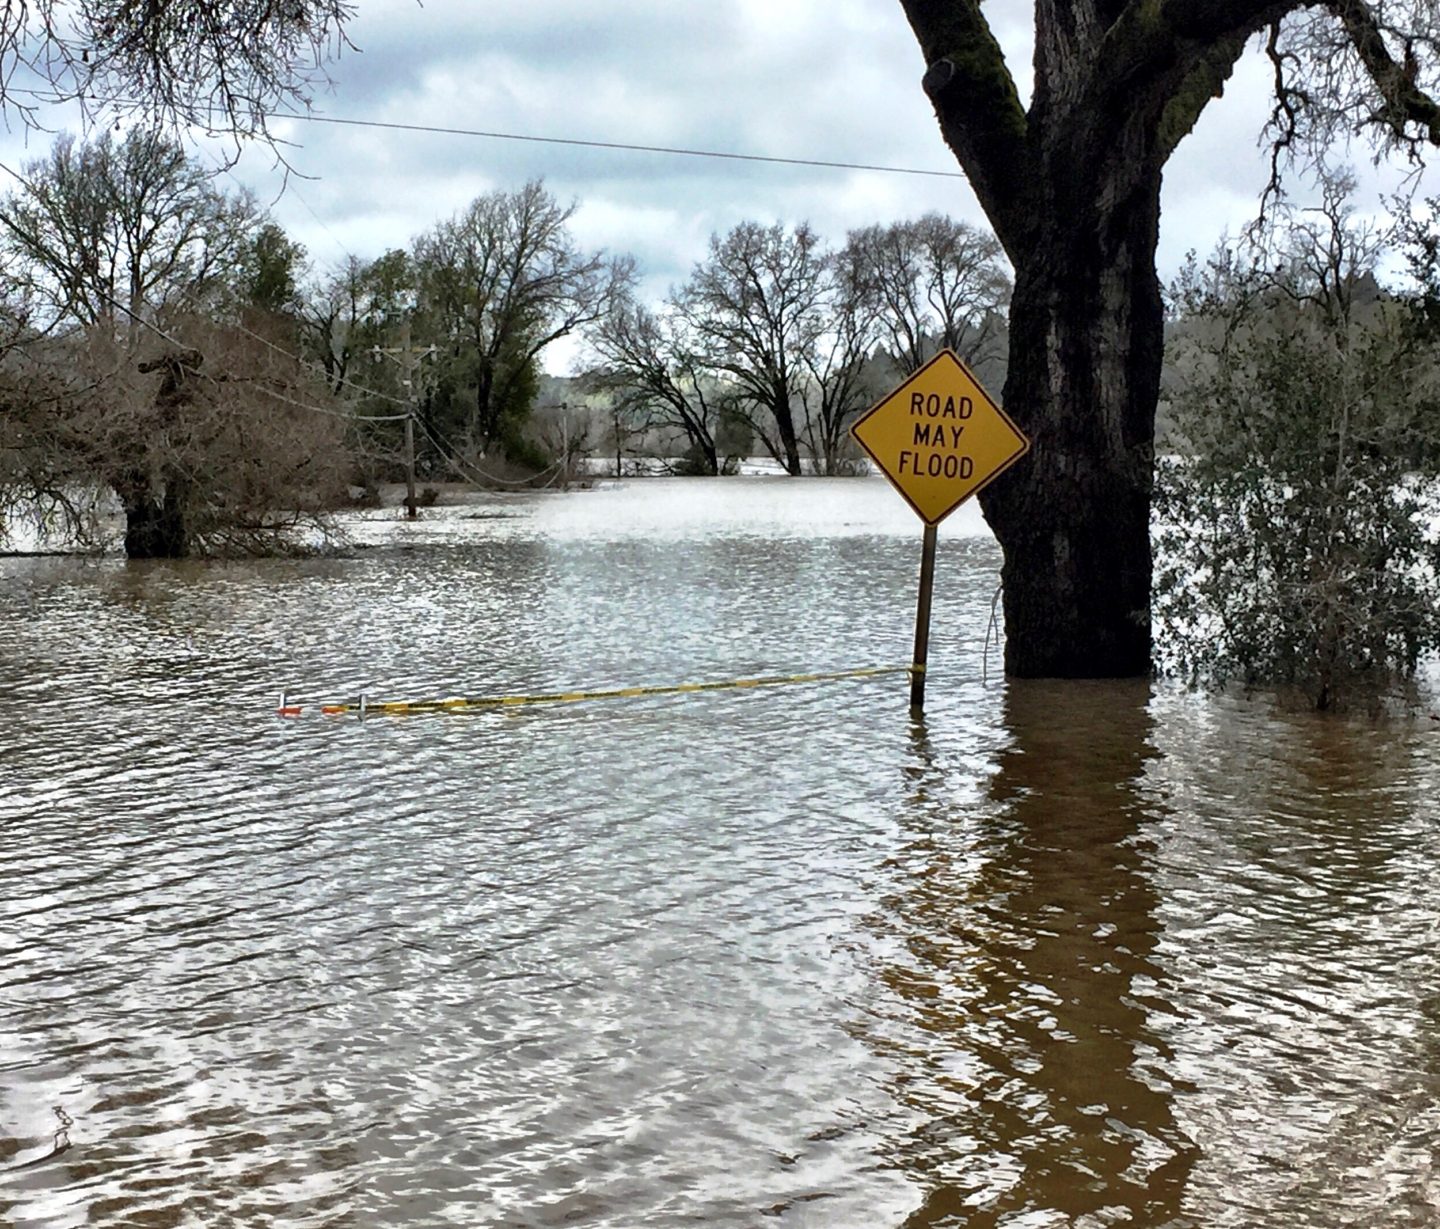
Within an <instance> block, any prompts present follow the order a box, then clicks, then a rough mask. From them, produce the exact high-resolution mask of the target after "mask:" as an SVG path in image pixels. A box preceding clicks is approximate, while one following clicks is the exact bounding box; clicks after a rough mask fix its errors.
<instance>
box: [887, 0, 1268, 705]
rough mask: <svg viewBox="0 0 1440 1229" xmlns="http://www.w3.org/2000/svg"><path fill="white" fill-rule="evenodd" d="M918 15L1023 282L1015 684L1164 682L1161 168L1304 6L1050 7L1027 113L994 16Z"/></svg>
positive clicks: (950, 130) (1015, 330)
mask: <svg viewBox="0 0 1440 1229" xmlns="http://www.w3.org/2000/svg"><path fill="white" fill-rule="evenodd" d="M901 3H902V5H903V6H904V8H905V11H906V14H907V16H908V17H909V19H910V24H911V26H912V28H913V29H914V30H915V34H916V37H917V38H918V39H919V41H920V46H921V49H922V50H923V52H924V55H925V63H926V70H925V76H924V78H923V80H922V85H923V87H924V89H925V92H926V93H927V94H928V95H929V96H930V99H931V101H932V102H934V104H935V111H936V115H937V117H938V118H939V120H940V128H941V131H942V133H943V134H944V136H945V140H946V142H947V143H948V144H949V146H950V148H951V149H952V150H953V151H954V153H955V156H956V158H958V159H959V161H960V164H961V166H963V167H964V168H965V172H966V174H967V176H968V178H969V180H970V185H971V187H972V188H974V190H975V193H976V195H977V197H978V198H979V200H980V203H981V205H982V206H983V207H984V209H985V212H986V214H987V215H988V216H989V218H990V220H991V222H992V223H993V224H994V226H995V230H996V234H997V235H998V236H999V238H1000V241H1001V243H1002V244H1004V246H1005V250H1006V252H1007V254H1008V255H1009V257H1010V261H1011V263H1012V264H1013V265H1014V267H1015V294H1014V298H1013V300H1012V303H1011V309H1010V368H1009V374H1008V377H1007V379H1006V381H1005V396H1004V402H1005V408H1006V410H1007V411H1008V412H1009V413H1010V415H1011V417H1013V418H1014V419H1015V420H1016V422H1018V423H1019V424H1020V426H1021V427H1022V428H1023V429H1024V430H1025V431H1026V432H1027V433H1028V434H1029V436H1030V438H1031V441H1032V444H1033V447H1032V451H1031V453H1030V455H1029V456H1027V457H1025V458H1024V459H1023V460H1022V461H1021V462H1020V463H1019V464H1018V465H1016V466H1015V467H1014V468H1013V469H1012V470H1011V471H1010V472H1009V473H1007V474H1005V475H1004V476H1002V477H1001V478H1000V479H999V480H998V481H997V482H996V483H995V485H994V486H993V487H992V488H990V489H988V490H987V491H986V492H985V493H984V494H982V496H981V503H982V506H983V507H984V509H985V515H986V517H987V518H988V520H989V521H990V524H991V526H992V527H993V528H994V530H995V533H996V536H997V537H998V538H999V539H1000V544H1001V547H1002V548H1003V549H1004V552H1005V564H1004V582H1005V631H1006V648H1005V667H1006V670H1007V672H1008V673H1010V674H1012V675H1017V676H1021V677H1043V676H1053V677H1126V676H1134V675H1142V674H1147V673H1148V672H1149V670H1150V496H1151V489H1152V483H1153V467H1154V437H1155V403H1156V400H1157V398H1158V396H1159V388H1160V363H1161V359H1162V349H1163V342H1164V319H1163V315H1162V310H1161V302H1160V292H1159V285H1158V282H1157V280H1156V276H1155V248H1156V243H1157V239H1158V233H1159V218H1160V204H1159V202H1160V177H1161V170H1162V168H1163V167H1164V165H1165V161H1166V159H1167V158H1168V157H1169V156H1170V153H1171V152H1172V151H1173V150H1174V148H1175V146H1176V144H1177V143H1178V142H1179V141H1180V140H1181V139H1183V138H1184V136H1185V134H1186V133H1187V132H1189V131H1190V129H1191V128H1192V127H1193V126H1194V123H1195V121H1196V119H1197V118H1198V117H1199V115H1200V113H1201V111H1202V110H1203V109H1204V107H1205V106H1206V105H1207V104H1208V102H1209V101H1210V99H1211V98H1213V97H1215V96H1216V95H1217V94H1218V93H1219V92H1220V90H1221V89H1222V87H1223V85H1224V83H1225V80H1226V79H1227V78H1228V77H1229V75H1230V72H1231V69H1232V68H1233V67H1234V64H1235V61H1236V59H1237V58H1238V57H1239V56H1240V54H1241V53H1242V52H1243V50H1244V47H1245V41H1246V39H1247V38H1248V37H1249V36H1250V35H1251V34H1253V33H1255V32H1256V31H1257V30H1259V29H1262V28H1263V27H1264V25H1265V24H1266V23H1267V22H1268V21H1270V20H1271V19H1272V18H1273V17H1275V16H1278V15H1279V14H1280V12H1281V11H1282V10H1283V9H1284V8H1285V7H1286V6H1285V5H1283V4H1280V5H1276V6H1274V8H1273V11H1272V9H1271V8H1270V6H1267V5H1263V4H1260V3H1258V2H1257V3H1246V4H1231V3H1227V4H1219V3H1215V4H1200V3H1195V4H1189V5H1183V4H1165V5H1160V4H1153V3H1148V2H1144V0H1035V59H1034V86H1033V92H1032V96H1031V99H1030V105H1029V107H1028V108H1027V107H1025V106H1023V105H1022V103H1021V101H1020V95H1019V91H1018V90H1017V88H1016V85H1015V81H1014V78H1013V77H1012V76H1011V74H1010V70H1009V68H1008V66H1007V65H1006V63H1005V57H1004V54H1003V52H1002V50H1001V48H1000V45H999V43H998V42H997V41H996V40H995V37H994V33H993V31H992V30H991V28H990V24H989V22H988V20H987V19H986V16H985V14H984V12H983V11H982V9H981V6H980V4H979V3H976V2H974V0H963V2H960V0H901Z"/></svg>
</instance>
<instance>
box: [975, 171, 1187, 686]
mask: <svg viewBox="0 0 1440 1229" xmlns="http://www.w3.org/2000/svg"><path fill="white" fill-rule="evenodd" d="M1079 165H1080V166H1083V165H1084V161H1083V160H1081V162H1080V164H1079ZM1090 165H1091V166H1092V167H1093V166H1095V165H1096V164H1095V162H1093V161H1092V162H1091V164H1090ZM1083 174H1084V172H1083V171H1081V170H1080V169H1079V167H1077V170H1076V175H1077V178H1079V177H1081V176H1083ZM1079 182H1081V183H1083V182H1084V181H1083V178H1082V179H1079ZM1111 187H1112V188H1115V189H1118V198H1117V196H1116V195H1109V194H1106V195H1107V196H1108V199H1105V200H1104V201H1103V203H1102V202H1101V201H1097V200H1094V199H1093V198H1092V199H1090V200H1084V199H1082V200H1080V201H1077V200H1075V199H1073V198H1072V199H1069V200H1056V201H1053V202H1051V206H1052V211H1051V212H1050V214H1049V216H1048V218H1047V219H1046V221H1045V222H1043V223H1042V224H1041V226H1040V227H1039V228H1038V233H1037V234H1036V235H1035V237H1034V246H1033V247H1032V248H1031V249H1030V251H1029V256H1028V259H1026V260H1024V261H1022V262H1020V264H1019V267H1018V268H1017V270H1016V283H1015V295H1014V299H1013V301H1012V303H1011V308H1010V367H1009V373H1008V376H1007V378H1006V381H1005V394H1004V403H1005V405H1006V406H1007V408H1009V409H1010V410H1011V411H1012V412H1013V413H1014V414H1015V415H1016V417H1017V419H1018V420H1019V421H1020V422H1021V423H1022V425H1023V426H1024V428H1025V430H1026V432H1027V433H1028V434H1029V435H1030V437H1031V439H1032V440H1033V442H1034V444H1033V449H1032V451H1031V453H1030V454H1029V455H1028V456H1027V457H1026V458H1025V459H1024V460H1023V461H1022V462H1021V463H1020V464H1019V465H1017V466H1016V467H1015V468H1014V469H1013V470H1011V471H1010V473H1009V474H1007V475H1006V476H1005V477H1003V478H1002V479H1001V480H1000V481H998V482H997V483H996V484H995V486H993V487H992V488H990V490H989V491H987V492H986V493H985V494H984V495H982V504H983V507H984V511H985V515H986V518H987V519H988V520H989V522H990V524H991V526H992V528H993V529H994V530H995V533H996V536H997V537H998V538H999V540H1000V544H1001V547H1002V548H1003V550H1004V553H1005V563H1004V570H1003V577H1002V578H1003V581H1004V592H1005V627H1006V649H1005V667H1006V671H1007V672H1008V673H1009V674H1011V675H1014V676H1016V677H1020V678H1046V677H1052V678H1079V677H1090V678H1094V677H1126V676H1131V675H1140V674H1145V673H1147V672H1148V671H1149V669H1150V574H1151V555H1150V498H1151V491H1152V486H1153V477H1152V475H1153V462H1154V438H1155V403H1156V399H1157V397H1158V395H1159V387H1160V366H1161V361H1162V358H1163V347H1164V316H1163V310H1162V305H1161V299H1160V290H1159V284H1158V282H1157V280H1156V276H1155V263H1154V261H1155V244H1156V239H1157V234H1158V224H1159V194H1160V176H1159V173H1158V171H1156V172H1154V173H1151V174H1148V175H1145V174H1142V175H1136V176H1135V177H1134V181H1133V182H1131V183H1128V184H1124V185H1111ZM1086 195H1087V196H1090V195H1092V194H1091V193H1086ZM1093 195H1094V196H1100V195H1101V194H1100V193H1094V194H1093Z"/></svg>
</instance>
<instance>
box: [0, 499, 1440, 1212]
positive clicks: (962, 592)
mask: <svg viewBox="0 0 1440 1229" xmlns="http://www.w3.org/2000/svg"><path fill="white" fill-rule="evenodd" d="M351 530H352V533H353V536H354V538H355V539H356V541H357V543H358V549H357V550H356V551H355V553H354V554H353V556H352V557H348V558H341V559H328V560H309V561H261V562H250V563H233V564H202V563H181V564H149V565H140V564H133V565H127V564H125V563H124V562H122V561H118V560H106V561H100V562H83V561H75V560H66V559H39V560H22V559H11V560H0V705H3V712H4V735H3V740H0V1224H5V1225H13V1226H16V1227H17V1229H21V1227H23V1229H36V1227H41V1226H44V1227H50V1226H72V1225H74V1226H79V1225H145V1226H161V1225H176V1226H191V1225H193V1226H206V1227H210V1226H229V1225H235V1226H251V1225H254V1226H260V1225H283V1226H355V1227H357V1229H358V1227H369V1226H375V1225H406V1226H419V1225H437V1226H439V1225H460V1226H551V1225H556V1226H559V1225H584V1226H610V1227H615V1229H629V1227H633V1226H672V1225H704V1226H715V1227H731V1226H733V1227H736V1229H740V1227H746V1229H748V1227H751V1226H765V1225H776V1226H826V1227H830V1226H837V1227H847V1226H855V1227H857V1229H860V1227H869V1226H897V1227H898V1226H1013V1227H1023V1229H1032V1227H1041V1226H1061V1225H1065V1226H1070V1225H1074V1226H1083V1227H1088V1226H1102V1225H1112V1224H1135V1225H1153V1226H1237V1227H1242V1226H1244V1227H1249V1226H1276V1227H1277V1229H1279V1227H1284V1229H1294V1227H1297V1226H1353V1225H1376V1226H1381V1225H1383V1226H1434V1225H1436V1224H1437V1223H1440V1161H1437V1157H1440V887H1437V880H1440V873H1437V872H1440V725H1437V724H1436V723H1434V722H1429V721H1427V720H1425V719H1424V718H1423V717H1421V718H1419V719H1409V718H1402V719H1396V720H1387V721H1372V720H1368V719H1365V718H1358V717H1356V718H1341V719H1323V720H1322V719H1317V718H1314V717H1312V716H1309V715H1305V714H1300V713H1294V712H1287V711H1285V710H1284V709H1282V708H1279V707H1277V706H1275V705H1273V704H1270V703H1267V702H1265V701H1264V700H1263V699H1251V700H1244V699H1240V698H1236V697H1222V698H1208V699H1206V698H1199V697H1195V696H1191V695H1186V694H1183V693H1179V692H1175V691H1169V690H1165V689H1152V688H1150V687H1149V686H1145V685H1133V684H1119V685H1115V684H1077V685H1064V686H1062V685H1054V684H1028V685H1020V684H1009V685H1007V684H1005V683H1003V682H1002V681H1001V680H999V679H998V678H997V677H996V674H997V651H996V649H995V647H994V646H993V644H992V645H991V646H990V648H989V650H988V659H987V650H986V634H987V628H988V625H989V622H990V615H991V603H992V599H993V596H994V593H995V587H996V583H997V570H998V552H997V549H996V547H995V545H994V543H993V541H992V540H991V539H990V538H989V536H988V535H987V534H986V533H985V531H984V527H983V524H982V523H981V522H980V520H979V518H978V515H976V514H975V512H974V511H973V509H970V508H968V507H967V508H966V509H963V510H962V511H961V512H960V513H959V514H957V516H956V518H954V519H952V521H950V522H947V524H946V526H944V527H943V529H942V534H941V544H940V554H939V564H938V569H937V594H936V609H935V635H934V638H933V642H932V668H933V670H932V677H931V680H930V689H929V690H930V697H929V698H930V703H929V710H928V712H927V714H926V718H925V720H924V721H923V722H921V723H914V722H912V721H911V720H910V719H909V717H908V714H907V712H906V684H905V682H904V679H903V677H902V678H894V677H892V678H881V679H875V680H858V681H848V682H834V683H827V684H819V685H809V686H788V687H781V688H775V689H769V690H765V691H755V692H714V693H704V694H701V695H696V696H688V697H678V698H677V697H649V698H640V699H631V700H623V701H615V702H601V703H590V704H576V705H567V706H549V707H521V708H515V709H513V710H507V711H504V712H478V713H466V714H455V715H450V716H424V717H410V718H380V719H376V718H373V717H371V718H367V719H366V720H364V721H363V722H362V721H360V720H356V719H353V718H331V719H324V718H321V717H320V716H319V715H318V713H316V712H315V711H314V706H315V705H316V704H318V703H319V702H320V701H322V700H333V699H345V698H348V697H350V696H353V695H355V694H356V693H358V692H359V691H362V690H363V691H364V692H365V693H366V694H367V695H369V696H371V697H374V698H381V699H394V698H407V697H422V696H443V695H454V694H485V693H526V692H536V691H553V690H557V689H565V688H573V687H588V688H606V687H623V686H630V685H637V684H667V683H675V682H684V681H691V680H696V681H698V680H707V679H720V678H727V677H735V676H744V675H757V674H772V673H792V672H798V671H817V670H841V669H847V668H852V667H863V666H872V665H888V664H896V663H903V662H904V661H905V660H906V659H907V657H908V652H909V639H910V635H911V619H912V617H913V601H914V592H913V589H914V581H915V571H916V566H917V561H918V551H919V529H918V525H917V523H916V522H915V520H914V518H913V516H912V514H911V513H910V512H909V511H908V509H906V508H905V507H904V505H903V504H902V503H901V501H900V500H899V499H898V498H897V497H896V496H894V495H893V493H892V492H890V491H889V490H888V488H887V487H886V486H885V485H884V483H883V482H880V481H878V480H877V481H851V482H839V481H837V482H825V481H818V480H817V481H814V482H810V481H806V482H789V481H786V480H780V479H766V478H748V479H739V480H717V481H714V482H708V481H693V482H684V481H678V480H677V481H666V480H654V481H643V482H630V483H626V484H624V485H621V486H616V485H613V484H612V485H603V484H602V486H601V487H600V488H599V489H597V490H593V491H584V492H572V493H568V494H547V495H543V496H542V495H526V496H514V497H490V498H487V499H483V500H481V501H479V502H477V503H476V504H474V505H471V506H467V507H457V508H443V509H434V510H430V511H428V512H427V514H426V516H425V517H424V518H423V519H422V520H421V521H419V522H418V523H416V524H413V525H409V524H405V523H401V522H397V521H395V520H393V519H388V514H387V515H386V517H384V518H377V519H370V520H365V521H357V522H355V523H353V524H352V526H351ZM282 687H288V688H290V689H291V691H292V693H293V696H294V698H295V700H296V702H298V703H300V704H302V705H303V706H305V711H304V712H303V713H302V716H301V717H299V718H296V719H293V720H282V719H279V718H277V717H276V716H275V715H274V714H273V709H274V707H275V703H276V699H277V697H278V694H279V692H280V690H281V688H282ZM57 1109H58V1110H59V1111H61V1112H63V1114H64V1115H65V1116H66V1118H68V1119H69V1120H70V1123H71V1125H69V1126H68V1128H66V1129H65V1133H64V1134H63V1135H58V1136H57V1132H59V1131H61V1129H62V1126H63V1122H62V1120H61V1119H60V1118H59V1117H58V1116H57ZM57 1138H58V1139H59V1141H60V1142H61V1143H62V1144H63V1143H66V1142H68V1145H69V1146H68V1148H64V1149H63V1150H61V1151H58V1152H56V1150H55V1149H56V1141H57Z"/></svg>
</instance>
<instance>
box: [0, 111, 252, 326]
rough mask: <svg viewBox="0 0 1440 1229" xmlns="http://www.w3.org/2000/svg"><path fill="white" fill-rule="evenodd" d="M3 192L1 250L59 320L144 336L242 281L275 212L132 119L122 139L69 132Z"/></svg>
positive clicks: (28, 288)
mask: <svg viewBox="0 0 1440 1229" xmlns="http://www.w3.org/2000/svg"><path fill="white" fill-rule="evenodd" d="M25 170H26V176H25V183H24V185H23V186H22V187H21V188H20V189H17V190H16V191H14V192H11V193H10V194H9V195H8V196H6V197H5V198H4V199H3V201H0V249H3V250H4V251H7V252H9V253H10V254H11V255H12V256H13V257H14V258H15V261H14V266H13V267H14V275H15V276H16V277H17V279H18V282H19V284H20V285H22V286H23V287H24V288H25V289H26V291H27V292H28V293H29V294H30V295H31V296H32V297H33V298H34V299H35V300H36V301H37V302H38V303H40V304H42V305H43V306H44V307H45V309H46V310H48V312H49V313H50V314H51V315H52V316H53V317H55V318H57V319H70V320H73V321H74V322H75V323H77V324H80V325H82V326H85V327H93V326H96V325H100V324H102V323H104V324H105V326H106V327H108V328H111V329H112V330H118V331H120V332H124V333H127V334H128V335H129V336H130V338H131V340H132V341H133V340H134V338H135V336H136V331H137V330H138V329H139V328H140V327H141V324H142V323H143V322H144V321H146V320H153V319H154V318H155V317H156V316H157V314H158V313H160V312H161V311H162V310H164V309H166V308H168V307H173V306H175V305H177V304H178V303H180V302H181V301H184V302H186V303H188V304H190V305H192V306H194V305H199V304H202V303H204V302H205V301H206V299H207V298H212V297H213V296H214V295H215V294H216V293H217V292H219V291H220V290H221V288H225V289H226V290H227V292H228V290H230V289H231V288H233V287H234V285H235V283H236V280H237V275H238V273H239V271H240V269H241V268H242V267H243V265H244V262H245V260H246V258H247V255H248V253H249V251H250V247H251V245H252V243H253V237H254V235H255V233H256V232H257V231H258V230H259V228H260V227H261V225H262V224H263V222H264V218H263V215H262V214H261V212H260V210H259V209H258V208H257V207H256V205H255V202H254V200H253V199H252V198H251V197H250V196H249V195H248V194H247V193H238V194H233V195H231V194H226V193H224V192H222V191H220V190H219V189H218V188H216V186H215V183H214V177H213V173H212V172H210V171H208V170H207V169H206V168H204V167H202V166H201V165H200V164H199V162H197V161H196V160H195V159H193V158H190V157H189V156H187V155H186V153H185V151H184V150H183V149H182V148H181V147H180V146H179V145H178V144H177V143H176V142H174V141H172V140H170V139H169V138H167V137H164V136H162V135H160V134H158V133H156V132H154V131H149V130H143V129H133V130H132V131H130V132H129V133H127V134H126V135H125V136H124V137H123V138H122V139H120V140H118V141H117V140H116V139H115V138H114V137H113V136H112V134H111V133H110V132H109V131H106V132H104V133H102V134H101V135H100V136H99V137H97V138H95V139H94V140H92V141H86V142H80V141H76V140H75V138H74V137H72V136H69V135H68V134H67V135H62V136H60V137H59V138H57V139H56V141H55V145H54V147H53V149H52V150H51V152H50V155H49V157H48V158H45V159H42V160H39V161H36V162H32V163H29V164H28V165H27V166H26V168H25Z"/></svg>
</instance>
